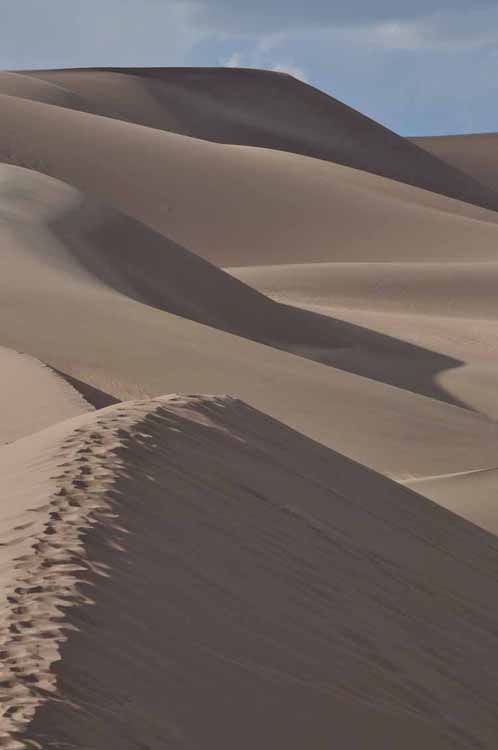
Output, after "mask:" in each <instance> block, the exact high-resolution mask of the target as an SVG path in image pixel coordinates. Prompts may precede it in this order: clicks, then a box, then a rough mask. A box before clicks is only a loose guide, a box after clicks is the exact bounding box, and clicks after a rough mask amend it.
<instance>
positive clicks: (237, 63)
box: [221, 52, 242, 68]
mask: <svg viewBox="0 0 498 750" xmlns="http://www.w3.org/2000/svg"><path fill="white" fill-rule="evenodd" d="M221 64H222V66H223V67H224V68H240V67H241V66H242V55H241V54H240V52H233V53H232V54H231V55H230V57H229V58H228V60H225V62H222V63H221Z"/></svg>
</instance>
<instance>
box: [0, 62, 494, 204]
mask: <svg viewBox="0 0 498 750" xmlns="http://www.w3.org/2000/svg"><path fill="white" fill-rule="evenodd" d="M2 76H3V77H2V78H0V92H2V93H7V94H11V95H14V96H20V97H23V98H28V99H33V100H36V101H42V102H47V103H49V104H57V105H59V106H64V107H69V108H74V109H78V110H85V111H89V112H93V113H96V114H102V115H105V116H106V117H114V118H116V119H120V120H125V121H128V122H135V123H138V124H140V125H147V126H148V127H152V128H159V129H161V130H168V131H171V132H174V133H180V134H182V135H188V136H192V137H194V138H202V139H205V140H210V141H215V142H218V143H233V144H239V145H245V146H262V147H264V148H271V149H277V150H279V151H290V152H294V153H297V154H303V155H305V156H314V157H316V158H319V159H324V160H327V161H331V162H335V163H338V164H345V165H347V166H351V167H356V168H357V169H362V170H366V171H368V172H373V173H374V174H379V175H383V176H385V177H391V178H392V179H395V180H400V181H401V182H406V183H408V184H410V185H418V186H419V187H423V188H426V189H428V190H432V191H435V192H437V193H442V194H443V195H449V196H451V197H453V198H459V199H461V200H466V201H470V202H471V203H477V204H479V205H483V206H486V207H488V208H494V209H497V208H498V191H496V189H492V190H490V189H489V188H488V187H486V186H484V185H481V184H480V183H479V182H478V181H477V180H474V179H473V178H472V177H469V175H467V174H465V173H464V172H461V171H459V170H458V169H456V168H455V167H453V166H449V165H448V164H446V163H445V162H444V161H440V160H439V159H438V158H437V157H434V156H429V155H428V154H427V152H426V151H425V149H420V148H418V147H417V146H416V145H414V144H413V143H410V141H408V140H406V139H404V138H401V137H400V136H398V135H396V133H393V132H392V131H390V130H388V129H387V128H385V127H383V126H381V125H379V124H378V123H376V122H374V121H373V120H371V119H370V118H368V117H365V116H364V115H362V114H361V113H360V112H357V111H355V110H354V109H351V107H348V106H346V105H345V104H343V103H342V102H339V101H338V100H336V99H334V98H332V97H331V96H328V95H326V94H324V93H323V92H321V91H319V90H318V89H315V88H313V87H311V86H309V85H307V84H305V83H303V82H301V81H298V80H297V79H295V78H292V77H291V76H287V75H284V74H282V73H274V72H270V71H262V70H249V69H246V70H241V69H233V68H211V69H209V68H204V69H199V68H105V69H102V68H93V69H92V68H90V69H77V70H44V71H40V70H33V71H24V73H23V74H22V76H23V78H24V80H21V79H20V77H19V76H20V74H19V73H8V72H4V73H3V74H2Z"/></svg>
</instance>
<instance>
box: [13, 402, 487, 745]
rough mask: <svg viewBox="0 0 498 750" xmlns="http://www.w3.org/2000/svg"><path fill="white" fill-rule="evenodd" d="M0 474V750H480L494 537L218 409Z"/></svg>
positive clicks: (216, 405) (163, 414)
mask: <svg viewBox="0 0 498 750" xmlns="http://www.w3.org/2000/svg"><path fill="white" fill-rule="evenodd" d="M0 461H1V463H2V467H3V471H2V473H1V476H2V478H5V477H7V478H8V479H10V483H9V485H8V487H12V486H13V487H16V488H17V492H16V495H15V496H12V495H11V494H9V490H7V505H5V504H4V505H3V506H2V509H1V512H2V515H3V517H4V520H3V522H2V539H3V540H5V541H8V544H7V546H6V547H5V546H4V547H3V548H2V550H3V551H2V552H1V554H2V556H3V559H4V563H6V564H5V565H4V566H2V570H3V577H2V586H3V587H5V591H6V593H7V594H8V596H9V599H8V603H7V604H6V605H4V606H3V608H2V621H3V622H2V629H1V630H0V639H1V647H2V653H3V654H4V664H3V669H4V674H3V681H2V684H1V688H0V690H1V694H2V700H3V703H4V705H5V706H6V713H4V719H3V720H2V721H3V724H2V731H3V738H4V739H3V746H4V747H6V748H14V747H28V746H29V747H32V746H35V747H36V746H38V745H39V746H42V747H44V748H47V750H49V748H58V747H61V745H63V746H64V747H71V748H80V747H81V748H83V747H92V748H97V749H98V748H108V747H110V746H113V745H115V744H116V742H118V741H119V744H120V747H124V748H130V750H131V748H135V747H137V744H139V743H140V744H141V745H142V746H148V745H149V746H150V745H155V746H157V745H158V744H159V745H164V746H165V745H168V746H172V747H186V748H190V747H192V748H195V747H198V746H199V745H200V744H202V746H203V747H207V748H210V747H213V748H214V747H220V745H221V746H225V745H228V744H230V745H232V744H237V746H238V747H243V748H252V747H254V746H255V745H258V746H259V747H268V748H270V747H272V748H282V749H283V748H292V747H296V748H298V747H299V748H300V747H302V746H303V743H304V744H306V745H307V746H310V745H311V746H312V747H316V748H322V747H323V748H326V747H330V741H331V738H332V741H333V742H335V743H340V744H346V745H347V746H348V745H349V746H353V745H356V744H358V745H359V746H365V743H366V744H368V747H371V748H379V749H380V748H382V750H384V749H385V748H392V749H393V750H394V749H395V748H398V747H400V745H402V746H403V747H407V748H413V749H414V750H415V748H419V747H420V746H421V744H422V743H425V744H426V746H429V747H431V748H435V749H436V748H437V749H438V750H439V748H448V749H449V748H462V749H463V748H468V747H490V746H491V745H490V742H491V743H492V741H493V737H495V736H496V731H497V729H498V727H497V722H498V716H497V714H496V709H495V706H494V705H493V703H492V702H489V700H488V696H489V690H490V688H492V686H493V684H495V683H496V676H497V664H496V652H497V648H496V646H497V644H496V631H497V619H498V610H497V607H496V603H495V599H496V598H495V596H494V590H495V576H496V564H497V553H498V547H497V543H496V539H495V538H494V537H492V536H491V535H487V534H486V533H484V532H482V531H480V530H479V529H477V528H476V527H474V526H473V525H472V524H469V523H467V522H465V521H463V520H460V519H458V518H457V517H456V516H453V515H451V514H449V513H447V512H446V511H444V510H442V509H441V508H438V506H436V505H435V504H433V503H431V502H429V501H427V500H425V499H423V498H420V497H418V496H417V495H415V494H413V493H411V492H410V491H409V490H406V489H404V488H402V487H400V486H399V485H395V484H394V483H391V482H389V481H388V480H386V479H384V478H382V477H380V476H378V475H376V474H374V473H372V472H369V471H367V470H365V469H363V468H362V467H360V466H358V465H356V464H354V463H352V462H349V461H347V460H346V459H344V458H343V457H341V456H340V455H337V454H334V453H333V452H330V451H327V450H326V449H325V448H323V446H320V445H318V444H316V443H312V442H310V441H308V440H306V439H305V438H303V437H302V436H300V435H298V434H297V433H294V432H292V431H291V430H289V429H288V428H286V427H284V426H283V425H280V424H278V423H277V422H275V421H273V420H271V419H269V418H268V417H266V416H264V415H262V414H260V413H258V412H256V411H254V410H252V409H250V408H248V407H247V406H245V405H244V404H242V403H241V402H239V401H237V400H233V399H227V398H217V397H190V398H185V397H175V398H160V399H156V400H154V401H152V402H151V401H147V402H138V403H129V404H123V405H119V406H116V407H110V408H109V409H106V410H104V411H102V412H98V413H96V414H95V415H87V416H84V417H80V418H77V419H75V420H70V421H69V422H66V423H62V424H61V425H59V426H57V427H55V428H52V429H50V430H48V431H45V432H43V433H38V435H36V436H34V437H32V438H27V439H25V440H21V441H18V442H16V443H15V444H13V445H11V446H6V447H4V448H2V449H0ZM26 466H29V467H31V468H30V469H29V471H28V472H26V471H25V467H26ZM19 474H20V476H19ZM41 479H42V480H43V481H42V482H41V481H40V480H41ZM33 486H36V487H37V490H36V495H34V494H33V489H32V488H33ZM9 502H11V504H10V506H9ZM9 507H10V512H9V510H8V509H9ZM33 511H36V512H35V513H33ZM8 560H10V563H9V564H7V561H8ZM13 633H14V635H13ZM42 636H43V637H42ZM35 644H43V647H42V648H40V647H38V648H33V647H34V646H35ZM214 687H215V689H213V688H214ZM35 709H36V713H35ZM194 717H195V720H193V718H194ZM9 738H10V739H9ZM37 743H38V744H37Z"/></svg>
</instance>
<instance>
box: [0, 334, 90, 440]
mask: <svg viewBox="0 0 498 750" xmlns="http://www.w3.org/2000/svg"><path fill="white" fill-rule="evenodd" d="M86 411H92V407H91V405H90V404H89V403H88V402H86V401H85V400H84V399H83V398H82V396H81V395H80V394H79V393H78V391H77V390H75V389H74V388H72V387H71V386H70V385H69V384H68V383H67V382H66V381H65V380H64V379H63V378H61V377H60V376H58V375H56V374H55V373H54V372H53V371H52V370H50V368H48V367H46V366H45V365H43V364H42V363H41V362H39V361H38V360H36V359H34V358H33V357H30V356H29V355H28V354H20V353H19V352H16V351H12V349H6V348H5V347H3V346H0V415H1V416H0V445H1V444H2V443H9V442H12V441H13V440H17V439H18V438H20V437H24V436H25V435H31V434H32V433H33V432H37V431H38V430H42V429H43V428H45V427H48V426H49V425H52V424H56V422H60V421H61V420H65V419H69V418H70V417H75V416H77V415H78V414H84V413H85V412H86Z"/></svg>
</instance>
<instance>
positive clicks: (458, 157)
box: [411, 133, 498, 190]
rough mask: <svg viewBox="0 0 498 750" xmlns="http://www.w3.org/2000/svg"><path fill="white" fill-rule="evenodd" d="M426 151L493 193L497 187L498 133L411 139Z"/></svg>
mask: <svg viewBox="0 0 498 750" xmlns="http://www.w3.org/2000/svg"><path fill="white" fill-rule="evenodd" d="M411 141H412V143H415V144H416V145H417V146H419V147H420V148H423V149H424V151H427V152H428V153H430V154H433V155H434V156H436V157H437V158H438V159H441V160H442V161H444V162H446V163H447V164H448V165H450V166H452V167H456V168H457V169H460V170H461V171H462V172H465V174H467V175H469V177H472V178H473V179H475V180H478V181H479V182H480V184H481V185H485V186H486V187H488V188H490V189H491V190H496V189H497V188H498V153H497V149H498V134H497V133H476V134H471V135H445V136H434V137H431V136H426V137H423V138H412V139H411Z"/></svg>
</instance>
